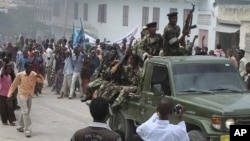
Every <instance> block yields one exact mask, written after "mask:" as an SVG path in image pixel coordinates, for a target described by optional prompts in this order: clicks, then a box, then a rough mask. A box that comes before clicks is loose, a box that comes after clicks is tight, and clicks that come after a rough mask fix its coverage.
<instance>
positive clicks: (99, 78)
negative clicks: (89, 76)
mask: <svg viewBox="0 0 250 141" xmlns="http://www.w3.org/2000/svg"><path fill="white" fill-rule="evenodd" d="M116 59H117V54H116V50H115V49H111V51H110V53H109V54H107V55H106V56H104V58H103V61H102V63H101V65H100V66H99V68H97V69H96V71H95V73H94V74H93V75H94V76H95V77H96V79H95V80H94V81H92V82H90V83H89V84H88V87H87V90H86V91H87V92H86V96H84V97H82V99H81V101H82V102H86V101H87V100H90V99H91V98H92V96H93V94H94V92H95V91H96V90H97V89H98V88H99V87H100V86H101V85H102V84H103V83H104V82H105V81H110V74H109V73H108V72H109V71H108V70H109V68H110V66H111V65H112V63H113V62H114V60H116ZM104 88H105V87H104Z"/></svg>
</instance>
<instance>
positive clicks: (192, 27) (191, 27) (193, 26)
mask: <svg viewBox="0 0 250 141" xmlns="http://www.w3.org/2000/svg"><path fill="white" fill-rule="evenodd" d="M194 28H197V25H191V26H189V29H194Z"/></svg>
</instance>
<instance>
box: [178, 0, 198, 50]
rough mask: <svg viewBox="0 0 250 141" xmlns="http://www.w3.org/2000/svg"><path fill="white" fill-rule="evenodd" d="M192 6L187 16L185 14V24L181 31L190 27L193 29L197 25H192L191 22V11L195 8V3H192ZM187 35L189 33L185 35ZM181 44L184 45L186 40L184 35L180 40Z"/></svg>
mask: <svg viewBox="0 0 250 141" xmlns="http://www.w3.org/2000/svg"><path fill="white" fill-rule="evenodd" d="M192 6H193V8H192V10H191V11H190V12H189V14H188V16H187V19H186V21H185V25H184V28H183V33H184V32H185V31H190V30H191V29H194V28H196V27H197V26H196V25H192V22H193V12H194V9H195V5H194V4H192ZM187 36H188V37H189V35H187ZM181 45H182V46H183V47H186V41H185V36H184V39H183V40H182V42H181Z"/></svg>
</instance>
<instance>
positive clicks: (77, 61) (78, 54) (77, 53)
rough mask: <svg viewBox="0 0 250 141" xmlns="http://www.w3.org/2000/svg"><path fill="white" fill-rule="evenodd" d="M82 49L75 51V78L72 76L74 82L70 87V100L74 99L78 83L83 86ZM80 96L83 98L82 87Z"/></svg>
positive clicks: (73, 59)
mask: <svg viewBox="0 0 250 141" xmlns="http://www.w3.org/2000/svg"><path fill="white" fill-rule="evenodd" d="M80 49H81V48H79V47H76V48H75V49H74V54H73V56H72V63H73V76H72V82H71V87H70V94H69V99H72V96H73V94H74V92H75V86H76V81H77V80H79V84H80V85H81V84H82V79H81V75H80V74H81V69H82V64H83V57H84V54H82V53H81V51H80ZM80 95H81V96H82V95H83V94H82V87H81V86H80Z"/></svg>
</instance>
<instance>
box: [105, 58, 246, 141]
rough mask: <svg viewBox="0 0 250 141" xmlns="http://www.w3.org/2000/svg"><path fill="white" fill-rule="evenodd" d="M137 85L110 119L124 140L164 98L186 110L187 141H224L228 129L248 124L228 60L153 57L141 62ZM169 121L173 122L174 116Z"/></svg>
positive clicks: (240, 91)
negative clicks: (135, 89) (140, 72)
mask: <svg viewBox="0 0 250 141" xmlns="http://www.w3.org/2000/svg"><path fill="white" fill-rule="evenodd" d="M138 86H139V88H138V91H137V93H136V94H134V95H129V96H127V98H126V100H124V101H123V103H122V105H121V107H122V108H121V109H120V110H119V112H116V113H114V114H113V115H112V116H111V118H110V120H109V125H110V127H111V128H112V129H113V130H120V131H123V132H124V134H125V138H126V140H127V141H131V137H132V136H133V135H134V134H136V132H135V131H136V127H138V126H139V125H140V124H142V123H143V122H145V121H146V120H147V119H149V118H150V117H151V116H152V115H153V113H155V112H156V106H157V104H158V102H159V100H160V99H161V98H162V97H163V96H164V97H171V98H172V99H173V101H174V104H181V105H183V106H184V107H185V113H184V115H183V120H184V121H185V122H186V126H187V132H188V134H189V137H190V140H191V141H229V129H230V125H234V124H237V125H239V124H250V93H248V92H247V89H246V87H245V83H244V82H243V80H242V78H241V77H240V74H239V72H238V70H237V68H236V67H235V66H234V65H233V63H232V62H231V61H230V60H229V59H226V58H218V57H212V56H211V57H210V56H180V57H153V58H151V59H149V60H148V61H146V62H145V63H144V66H143V73H142V77H141V80H140V82H138ZM170 122H171V123H173V124H176V123H177V114H172V115H171V117H170Z"/></svg>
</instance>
